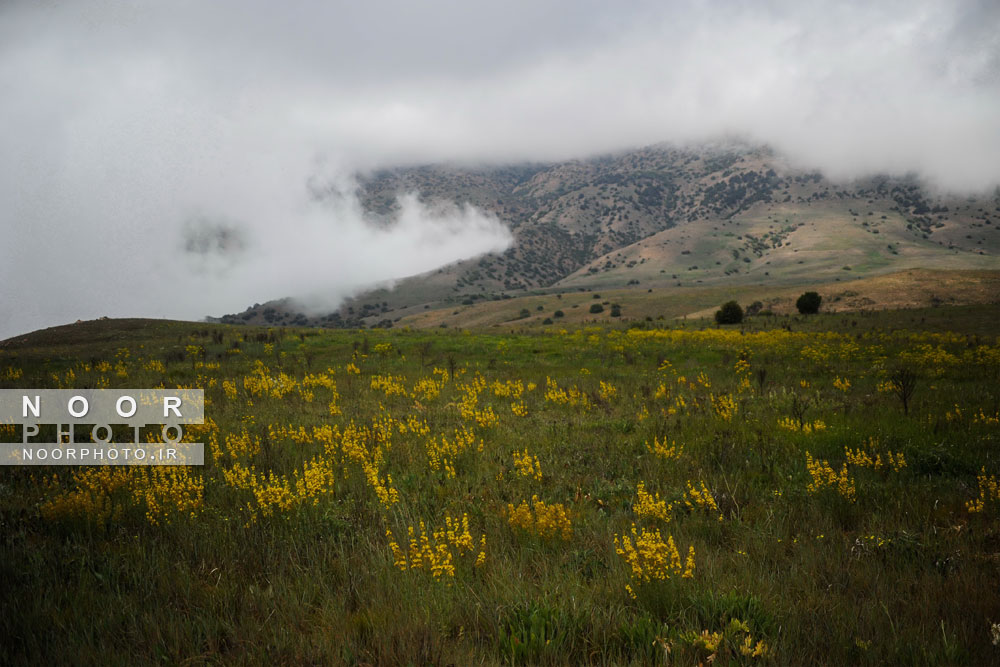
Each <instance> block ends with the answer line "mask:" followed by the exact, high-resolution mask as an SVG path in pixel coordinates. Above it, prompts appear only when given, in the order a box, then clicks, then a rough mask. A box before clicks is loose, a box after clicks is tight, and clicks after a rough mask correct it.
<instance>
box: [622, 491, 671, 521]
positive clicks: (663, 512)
mask: <svg viewBox="0 0 1000 667" xmlns="http://www.w3.org/2000/svg"><path fill="white" fill-rule="evenodd" d="M635 495H636V501H635V504H634V505H633V506H632V510H633V511H634V512H635V515H636V516H638V517H643V516H648V517H652V518H654V519H660V520H661V521H663V522H664V523H669V522H670V515H671V512H673V510H674V505H673V503H668V502H667V501H665V500H660V494H659V493H657V494H656V495H655V496H653V495H650V494H649V493H648V492H647V491H646V483H645V482H639V484H638V485H637V486H636V489H635Z"/></svg>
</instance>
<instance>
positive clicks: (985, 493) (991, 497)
mask: <svg viewBox="0 0 1000 667" xmlns="http://www.w3.org/2000/svg"><path fill="white" fill-rule="evenodd" d="M976 481H977V482H979V496H978V497H977V498H976V499H975V500H969V501H967V502H966V503H965V507H966V509H968V510H969V512H972V513H976V512H982V511H983V510H984V509H985V508H986V504H987V503H994V502H996V501H1000V480H997V477H996V475H987V474H986V468H985V467H983V469H982V470H981V471H980V472H979V474H978V475H977V476H976Z"/></svg>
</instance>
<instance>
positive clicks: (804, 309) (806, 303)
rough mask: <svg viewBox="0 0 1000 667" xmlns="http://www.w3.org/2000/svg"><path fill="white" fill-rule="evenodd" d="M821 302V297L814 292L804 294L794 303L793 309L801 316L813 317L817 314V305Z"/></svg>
mask: <svg viewBox="0 0 1000 667" xmlns="http://www.w3.org/2000/svg"><path fill="white" fill-rule="evenodd" d="M822 302H823V297H821V296H820V295H819V294H817V293H816V292H806V293H805V294H803V295H802V296H800V297H799V300H798V301H796V302H795V307H796V308H798V309H799V312H800V313H802V314H803V315H814V314H816V313H818V312H819V304H820V303H822Z"/></svg>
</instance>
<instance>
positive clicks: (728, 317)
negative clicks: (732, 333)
mask: <svg viewBox="0 0 1000 667" xmlns="http://www.w3.org/2000/svg"><path fill="white" fill-rule="evenodd" d="M715 321H716V322H717V323H718V324H739V323H740V322H742V321H743V309H742V308H740V304H738V303H736V302H735V301H727V302H725V303H724V304H722V308H720V309H719V310H717V311H715Z"/></svg>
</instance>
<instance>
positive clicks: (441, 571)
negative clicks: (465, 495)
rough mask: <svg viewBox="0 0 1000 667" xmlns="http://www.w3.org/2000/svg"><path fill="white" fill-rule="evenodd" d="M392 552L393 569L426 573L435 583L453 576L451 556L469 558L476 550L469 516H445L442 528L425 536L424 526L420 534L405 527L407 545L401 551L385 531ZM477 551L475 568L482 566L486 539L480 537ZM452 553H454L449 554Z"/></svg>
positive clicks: (411, 527)
mask: <svg viewBox="0 0 1000 667" xmlns="http://www.w3.org/2000/svg"><path fill="white" fill-rule="evenodd" d="M385 535H386V537H387V538H388V539H389V548H390V549H391V550H392V558H393V565H395V566H396V567H397V568H399V569H400V570H401V571H403V572H405V571H406V570H426V571H427V572H430V573H431V575H432V576H433V577H434V578H435V579H440V578H441V577H443V576H444V577H454V576H455V556H456V555H457V556H458V557H459V558H462V557H465V556H471V554H472V553H473V552H474V551H475V550H476V540H475V539H474V538H473V536H472V533H471V532H469V515H468V514H464V515H462V518H461V519H459V518H457V517H456V518H451V517H449V516H445V527H444V528H442V529H439V530H433V531H430V532H428V530H427V527H426V526H425V525H424V522H423V521H421V522H420V530H419V531H417V530H415V529H414V527H413V526H408V527H407V537H408V545H407V549H406V550H405V551H404V550H403V549H402V548H401V547H400V546H399V543H398V542H396V540H395V538H394V537H393V534H392V531H391V530H386V531H385ZM478 544H479V551H478V553H477V554H476V557H475V559H474V565H475V567H480V566H482V565H483V564H484V563H485V562H486V535H485V534H483V535H480V537H479V540H478ZM453 550H454V552H453Z"/></svg>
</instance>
